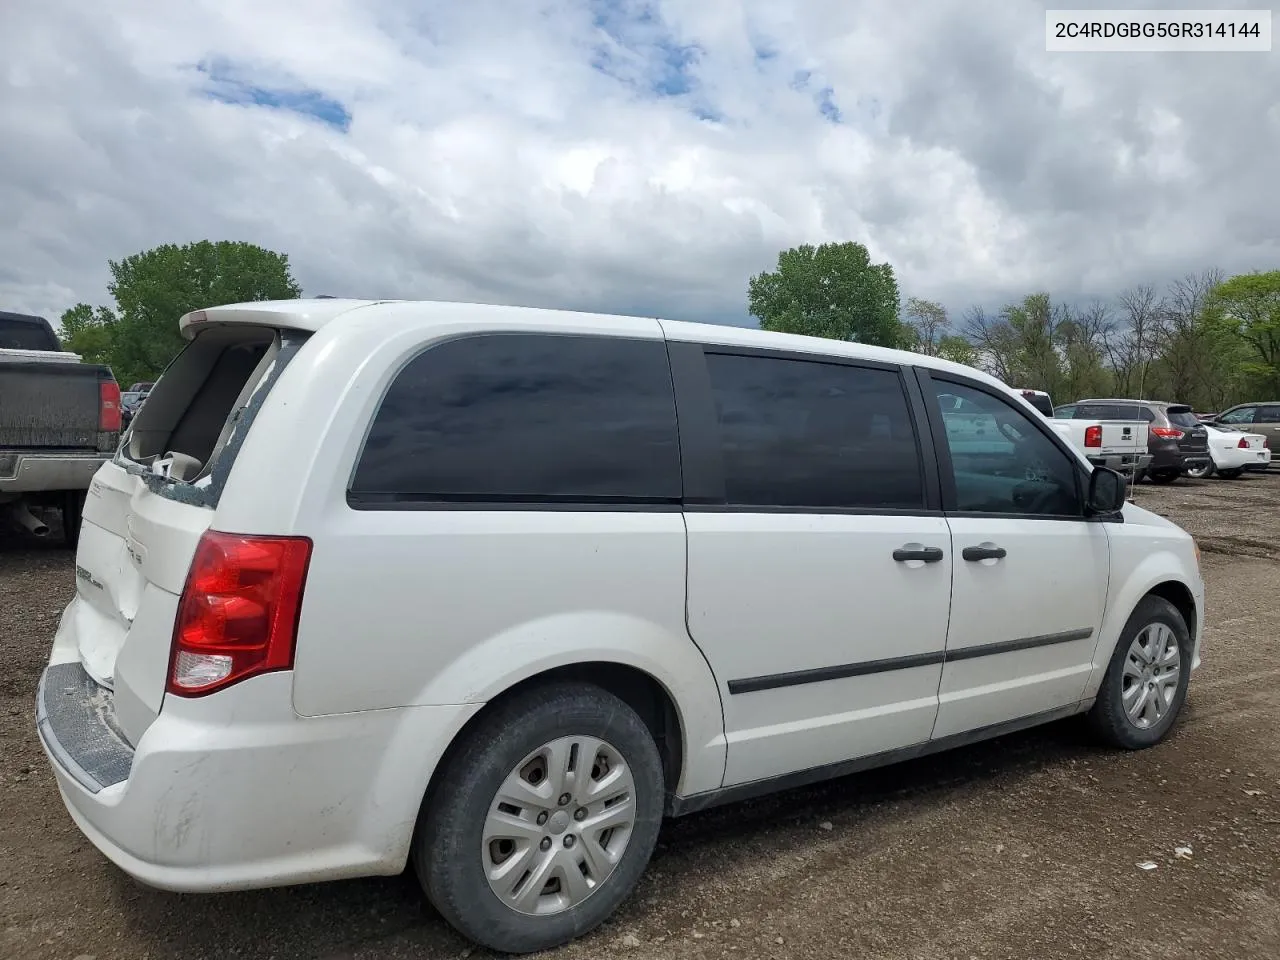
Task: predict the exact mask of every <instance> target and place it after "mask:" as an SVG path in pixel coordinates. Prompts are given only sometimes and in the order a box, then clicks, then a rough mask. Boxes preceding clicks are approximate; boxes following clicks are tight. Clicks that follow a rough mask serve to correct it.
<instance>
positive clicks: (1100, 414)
mask: <svg viewBox="0 0 1280 960" xmlns="http://www.w3.org/2000/svg"><path fill="white" fill-rule="evenodd" d="M1076 419H1077V420H1140V419H1142V408H1141V407H1139V406H1138V405H1137V404H1128V403H1082V404H1079V405H1078V407H1077V409H1076Z"/></svg>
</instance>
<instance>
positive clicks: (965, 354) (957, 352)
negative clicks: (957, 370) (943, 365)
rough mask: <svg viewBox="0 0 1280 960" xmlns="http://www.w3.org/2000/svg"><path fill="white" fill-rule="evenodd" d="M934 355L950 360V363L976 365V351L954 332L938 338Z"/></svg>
mask: <svg viewBox="0 0 1280 960" xmlns="http://www.w3.org/2000/svg"><path fill="white" fill-rule="evenodd" d="M934 356H935V357H939V358H941V359H943V360H950V361H951V362H952V363H963V364H964V365H965V366H967V367H976V366H977V365H978V351H977V350H975V349H974V348H973V344H972V343H970V342H969V341H968V340H966V339H965V338H964V337H961V336H957V335H956V334H954V333H952V334H948V335H947V336H945V337H942V338H940V339H939V340H938V349H937V351H936V352H935V353H934Z"/></svg>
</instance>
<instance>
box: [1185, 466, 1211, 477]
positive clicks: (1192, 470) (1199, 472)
mask: <svg viewBox="0 0 1280 960" xmlns="http://www.w3.org/2000/svg"><path fill="white" fill-rule="evenodd" d="M1185 473H1186V475H1187V476H1188V477H1190V478H1191V479H1192V480H1207V479H1208V478H1209V477H1212V476H1213V464H1212V463H1206V464H1205V465H1204V466H1203V467H1188V468H1187V469H1186V471H1185Z"/></svg>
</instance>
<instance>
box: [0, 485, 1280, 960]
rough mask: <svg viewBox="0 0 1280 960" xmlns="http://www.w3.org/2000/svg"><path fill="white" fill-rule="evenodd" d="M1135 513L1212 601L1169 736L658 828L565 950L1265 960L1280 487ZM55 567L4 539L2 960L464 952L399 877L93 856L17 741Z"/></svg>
mask: <svg viewBox="0 0 1280 960" xmlns="http://www.w3.org/2000/svg"><path fill="white" fill-rule="evenodd" d="M1137 499H1138V501H1139V502H1140V503H1142V504H1143V505H1144V506H1147V507H1149V508H1150V509H1154V510H1157V511H1158V512H1160V513H1163V514H1165V515H1167V516H1170V517H1172V518H1173V519H1175V520H1176V521H1178V522H1179V523H1181V524H1183V525H1184V526H1186V527H1187V528H1188V529H1189V530H1191V532H1192V533H1194V534H1195V535H1196V536H1197V538H1198V539H1199V541H1200V543H1201V546H1202V549H1203V551H1204V567H1205V577H1206V579H1207V581H1208V585H1209V610H1208V624H1207V628H1206V633H1205V650H1204V658H1205V659H1204V666H1203V668H1202V670H1201V671H1200V672H1199V673H1197V674H1196V676H1195V678H1194V680H1193V681H1192V684H1191V695H1190V699H1189V701H1188V706H1187V709H1186V711H1185V712H1184V714H1183V720H1182V721H1181V723H1180V725H1179V726H1178V728H1177V729H1176V731H1175V733H1174V735H1173V736H1172V737H1171V738H1170V739H1169V740H1168V741H1166V742H1165V743H1164V744H1162V745H1161V746H1159V747H1157V748H1155V749H1153V750H1149V751H1145V752H1143V753H1137V754H1120V753H1113V752H1106V751H1102V750H1098V749H1096V748H1093V747H1091V746H1090V745H1089V743H1088V741H1087V740H1086V739H1085V738H1084V737H1083V736H1082V734H1081V732H1080V730H1079V726H1078V725H1077V724H1075V723H1071V722H1068V723H1063V724H1057V725H1052V726H1049V727H1046V728H1043V729H1041V730H1037V731H1032V732H1029V733H1025V734H1019V735H1015V736H1011V737H1007V738H1004V739H1002V740H998V741H994V742H991V743H986V744H980V745H977V746H974V747H969V748H966V749H963V750H960V751H956V752H954V753H951V754H947V755H943V756H938V757H932V758H929V759H926V760H920V761H915V762H911V763H908V764H904V765H900V766H897V767H893V768H889V769H886V770H882V771H878V772H874V773H871V774H864V775H861V776H857V777H853V778H849V779H845V780H840V781H836V782H834V783H830V784H826V785H823V786H820V787H815V788H810V789H805V790H799V791H794V792H791V793H788V794H785V795H781V796H777V797H772V798H768V799H765V800H761V801H756V802H752V803H746V804H740V805H736V806H731V807H726V808H721V809H719V810H714V811H711V812H708V813H705V814H700V815H696V816H693V817H689V818H687V819H683V820H679V821H674V822H672V823H670V824H668V825H667V827H666V828H665V829H664V831H663V834H662V840H661V845H660V848H659V851H658V853H657V855H656V856H655V858H654V861H653V863H652V865H651V867H650V869H649V871H648V873H647V875H646V877H645V879H644V881H643V883H642V886H641V888H640V890H639V891H638V893H637V895H636V896H635V897H633V898H632V899H631V900H630V901H629V903H628V904H627V905H626V906H625V907H624V908H623V910H622V911H621V912H620V914H619V915H618V916H617V917H616V918H615V919H614V921H612V922H611V923H610V924H609V925H608V926H606V927H605V928H603V929H602V930H600V931H599V932H597V933H596V934H594V935H592V936H590V937H588V938H586V939H585V940H583V941H580V942H579V943H576V944H573V945H571V946H570V947H568V948H566V949H564V950H562V951H560V952H559V953H558V954H557V956H558V957H561V958H565V960H587V958H595V957H599V956H601V955H615V954H616V955H619V956H628V957H634V958H636V960H647V958H684V957H690V958H692V957H698V958H703V957H734V958H764V957H770V958H771V957H797V958H800V957H805V958H808V957H812V958H822V960H827V958H830V957H834V956H853V957H858V958H886V960H887V958H895V960H896V958H903V960H906V958H912V960H915V958H920V960H934V958H961V960H967V958H970V957H981V958H1010V960H1025V958H1031V957H1035V958H1059V957H1064V958H1065V957H1088V958H1090V960H1103V958H1122V957H1123V958H1126V960H1128V958H1131V957H1133V956H1141V957H1143V958H1144V960H1157V958H1168V957H1195V958H1199V960H1205V958H1213V957H1222V958H1232V960H1240V958H1247V957H1260V958H1261V957H1265V958H1268V960H1274V958H1276V957H1277V956H1280V737H1277V731H1280V693H1278V692H1277V687H1276V686H1275V685H1274V684H1276V682H1277V680H1278V679H1280V645H1278V644H1277V635H1278V634H1280V603H1277V602H1276V598H1277V597H1278V596H1280V564H1278V563H1277V560H1280V475H1277V474H1274V473H1273V474H1271V475H1269V476H1266V477H1252V478H1245V479H1242V480H1238V481H1234V482H1232V481H1216V480H1209V481H1200V482H1195V481H1186V480H1183V481H1180V482H1179V483H1177V484H1175V485H1174V486H1172V487H1164V488H1157V487H1153V486H1150V485H1145V486H1143V487H1141V488H1140V489H1139V490H1138V491H1137ZM72 570H73V565H72V559H71V555H70V554H69V552H68V551H66V550H65V549H64V548H61V547H59V546H58V545H57V544H51V543H42V542H36V541H30V540H18V539H13V538H7V539H0V650H2V651H3V656H4V670H3V674H2V675H0V864H3V868H4V869H3V870H0V957H4V958H15V960H16V958H23V960H25V958H65V960H85V958H88V957H93V958H96V960H109V958H112V960H113V958H120V960H141V958H169V957H172V958H183V960H196V958H204V957H208V958H215V957H216V958H225V957H245V958H277V960H292V958H322V960H354V958H360V960H390V958H444V957H465V956H471V955H475V956H478V955H479V954H478V953H477V954H473V953H472V952H471V951H470V950H469V949H468V945H467V944H466V943H464V942H463V941H461V940H460V939H459V938H458V937H456V936H455V935H454V934H452V933H451V932H450V931H449V930H448V929H446V928H445V926H444V925H443V923H442V922H441V921H440V920H439V919H438V918H436V917H435V916H434V915H433V914H432V913H431V911H430V910H429V909H428V908H426V907H424V906H423V905H422V904H421V901H420V900H419V897H418V893H417V890H416V887H415V885H414V881H413V879H412V877H411V876H408V875H406V876H403V877H397V878H393V879H378V880H364V881H353V882H345V883H333V884H326V885H318V886H311V887H298V888H291V889H284V890H270V891H265V892H258V893H245V894H223V895H219V896H207V897H198V896H179V895H174V894H166V893H160V892H157V891H153V890H148V889H146V888H144V887H141V886H138V885H137V884H135V883H133V882H132V881H130V880H129V879H127V878H126V877H125V876H124V875H123V874H121V873H120V872H119V871H118V870H116V869H115V868H113V867H112V866H111V865H110V864H109V863H108V862H107V861H106V860H105V859H104V858H103V857H102V856H101V855H99V854H98V853H97V851H96V850H94V848H93V847H92V846H91V845H90V844H89V843H88V842H87V841H86V840H84V839H83V838H82V837H81V835H80V834H79V832H78V831H77V830H76V829H75V828H74V827H73V825H72V824H71V821H70V819H69V818H68V816H67V814H66V812H65V810H64V809H63V807H62V804H61V802H60V800H59V798H58V793H57V789H56V787H55V785H54V781H53V778H52V776H51V774H50V773H49V772H48V769H47V765H46V762H45V759H44V757H43V755H42V753H41V751H40V748H39V745H38V743H37V740H36V735H35V731H34V726H33V704H32V699H33V696H34V691H35V686H36V680H37V676H38V674H39V671H40V669H41V667H42V665H43V662H44V659H45V657H46V655H47V651H48V646H49V642H50V638H51V636H52V633H53V630H54V627H55V625H56V623H57V617H58V614H59V612H60V610H61V608H62V606H63V604H64V603H66V601H67V600H68V599H69V598H70V596H71V593H72V589H73V586H72ZM1184 846H1185V847H1189V848H1190V849H1191V854H1190V856H1189V857H1188V856H1185V855H1184V856H1179V855H1177V854H1176V853H1175V849H1176V848H1178V847H1184ZM1147 861H1150V862H1152V863H1155V864H1156V869H1154V870H1149V871H1144V870H1140V869H1139V868H1138V866H1137V864H1138V863H1140V862H1147Z"/></svg>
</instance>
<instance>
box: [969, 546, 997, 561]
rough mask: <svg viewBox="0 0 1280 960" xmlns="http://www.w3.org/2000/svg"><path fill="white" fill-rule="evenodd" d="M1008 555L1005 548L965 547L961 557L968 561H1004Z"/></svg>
mask: <svg viewBox="0 0 1280 960" xmlns="http://www.w3.org/2000/svg"><path fill="white" fill-rule="evenodd" d="M1007 555H1008V551H1007V550H1005V548H1004V547H997V546H994V545H992V546H990V547H965V548H964V549H963V550H961V551H960V556H962V557H964V558H965V559H966V560H1003V559H1004V558H1005V557H1006V556H1007Z"/></svg>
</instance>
